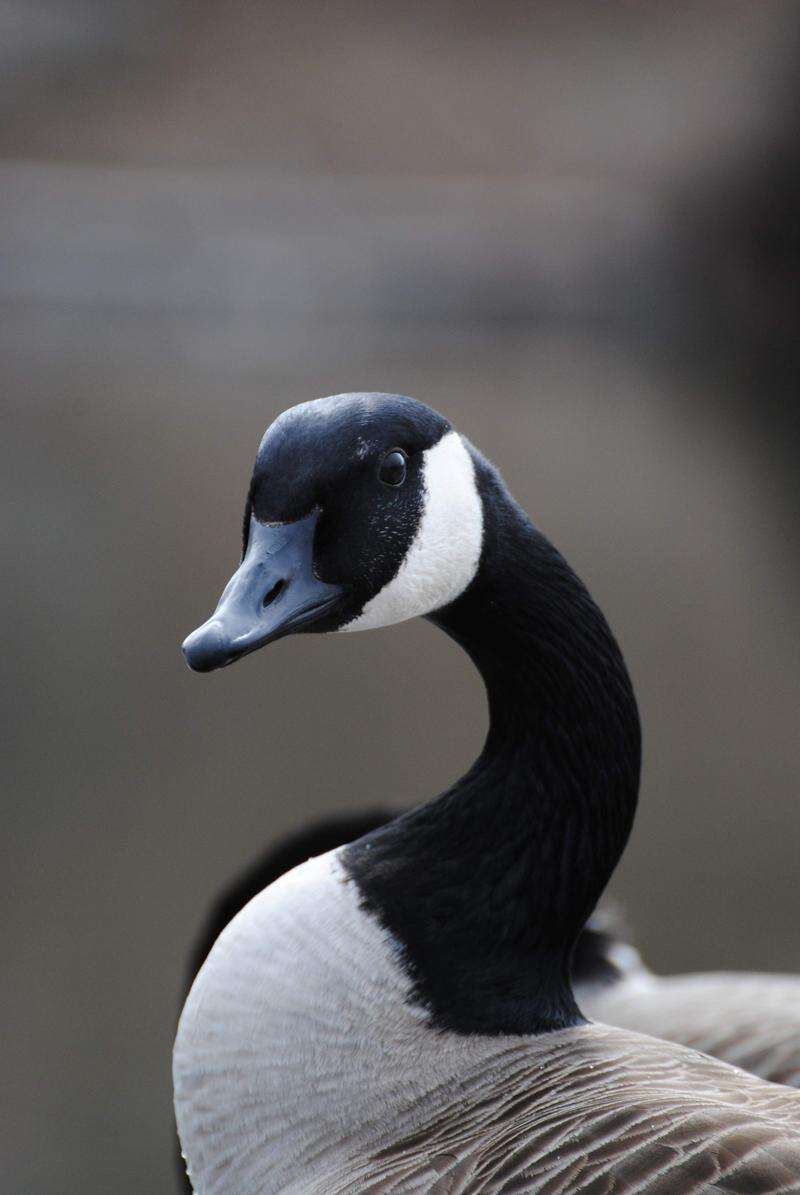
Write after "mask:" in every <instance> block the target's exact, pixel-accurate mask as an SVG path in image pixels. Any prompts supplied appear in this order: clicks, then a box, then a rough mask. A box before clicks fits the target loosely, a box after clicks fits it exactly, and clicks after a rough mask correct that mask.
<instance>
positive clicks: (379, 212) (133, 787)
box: [0, 0, 800, 1195]
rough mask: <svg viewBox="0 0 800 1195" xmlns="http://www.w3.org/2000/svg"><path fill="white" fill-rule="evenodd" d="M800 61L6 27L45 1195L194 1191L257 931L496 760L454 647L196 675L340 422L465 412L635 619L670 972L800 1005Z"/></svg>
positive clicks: (154, 22) (250, 18) (1, 166)
mask: <svg viewBox="0 0 800 1195" xmlns="http://www.w3.org/2000/svg"><path fill="white" fill-rule="evenodd" d="M798 51H800V12H799V11H798V7H797V5H796V4H794V3H792V2H791V0H789V2H787V3H773V2H771V0H762V2H760V3H758V4H754V3H736V2H726V3H717V2H715V0H704V2H696V3H684V2H676V3H670V4H656V3H633V2H631V3H624V2H622V0H615V2H610V3H604V4H590V3H583V4H580V3H569V2H567V3H565V2H563V0H560V2H559V3H527V4H524V5H522V4H520V5H515V4H510V3H496V2H495V3H493V4H487V5H485V6H477V5H471V4H464V3H459V4H455V3H453V4H447V3H440V2H436V3H428V4H426V5H410V4H409V5H398V4H392V5H389V4H382V3H372V4H369V5H367V4H363V5H362V4H356V3H351V4H341V5H339V4H337V5H331V4H322V3H319V4H317V3H306V4H297V3H289V2H286V3H275V2H269V3H263V4H259V5H255V4H250V3H245V2H243V0H228V2H227V3H225V4H222V3H211V2H206V3H200V2H197V3H194V4H181V3H177V2H176V3H172V4H168V3H156V2H155V0H105V2H104V3H99V2H98V3H90V2H89V0H73V2H72V3H67V2H65V0H62V2H61V3H59V2H57V0H37V2H35V3H33V2H31V3H25V4H23V3H21V2H20V3H16V2H13V0H3V3H0V65H2V67H3V70H2V80H3V81H2V83H0V98H1V99H2V103H3V113H4V117H5V119H4V121H3V124H2V128H0V156H1V159H2V160H1V161H0V256H1V258H2V261H1V262H0V343H1V344H2V356H3V380H4V384H3V391H4V394H3V416H2V432H3V434H2V447H3V450H4V464H3V468H2V474H1V475H0V485H1V486H2V506H3V510H4V511H5V513H6V515H7V519H6V520H5V521H4V522H5V525H6V526H7V535H8V537H9V543H8V544H7V545H6V548H5V552H4V559H5V561H6V568H5V569H4V581H5V583H4V585H3V602H4V609H3V627H4V632H5V635H4V640H5V641H4V647H3V660H4V665H5V683H4V685H3V690H2V692H3V699H4V706H5V708H4V719H3V725H4V727H5V728H6V730H7V747H6V749H5V750H4V752H3V761H4V771H5V773H6V778H5V783H4V806H3V807H4V812H5V817H4V822H5V832H4V835H3V859H2V864H3V865H2V929H3V964H2V1001H1V1002H0V1007H1V1008H2V1020H3V1026H4V1029H3V1049H2V1065H0V1100H1V1101H2V1102H1V1104H0V1124H1V1125H2V1128H0V1134H2V1136H1V1137H0V1149H1V1150H2V1157H0V1166H1V1167H2V1174H3V1180H2V1183H3V1190H4V1191H8V1192H10V1193H13V1195H34V1193H35V1195H62V1193H63V1192H76V1193H77V1192H80V1193H82V1195H90V1193H94V1192H97V1193H98V1195H99V1193H101V1192H103V1193H105V1192H108V1191H111V1190H113V1191H115V1192H119V1193H120V1195H122V1193H126V1192H131V1193H132V1195H133V1193H134V1192H135V1193H137V1195H139V1193H140V1192H143V1191H148V1192H150V1191H158V1192H161V1191H165V1192H169V1191H171V1190H172V1189H173V1174H172V1148H173V1138H172V1128H171V1089H170V1073H169V1071H170V1048H171V1041H172V1035H173V1029H174V1020H175V1015H176V1012H177V1007H178V1000H179V991H180V984H181V974H182V969H183V966H184V960H185V957H186V953H187V947H188V945H189V943H190V941H191V939H192V936H193V934H194V933H195V932H196V930H197V927H198V925H199V924H200V922H201V921H202V918H203V915H204V912H205V910H206V908H207V905H208V903H209V899H210V898H211V896H212V894H213V893H214V892H215V891H216V890H217V889H218V888H219V886H220V885H222V884H223V883H224V882H225V881H226V880H227V879H228V878H229V877H231V876H232V875H234V874H235V873H236V871H237V869H239V868H240V867H241V866H242V865H243V864H244V863H245V862H246V861H247V860H248V859H249V858H250V857H251V856H252V855H253V854H254V853H255V852H256V851H257V850H258V848H259V847H260V846H261V845H262V844H266V842H267V841H269V840H270V839H271V838H273V837H274V836H278V835H280V834H281V833H283V832H285V831H287V830H289V829H291V828H294V827H297V826H299V825H301V824H302V823H303V822H304V821H305V820H306V819H308V818H309V817H312V816H315V815H322V814H330V813H332V812H333V811H335V810H337V809H343V808H353V807H356V806H367V805H369V806H372V805H374V804H376V802H386V803H390V804H396V805H400V804H404V803H410V802H414V801H417V800H420V799H424V798H426V797H428V796H430V795H432V794H433V793H435V792H436V791H438V790H439V789H440V788H441V787H443V786H444V785H445V784H446V783H447V782H448V781H449V780H451V779H452V778H453V777H454V776H455V775H456V774H457V773H458V772H459V770H460V769H463V768H464V767H465V766H466V765H467V764H468V763H469V762H470V760H471V758H472V757H473V756H474V755H475V754H476V752H477V750H478V749H479V746H480V743H481V737H482V733H483V729H484V721H485V711H484V705H483V696H482V693H481V691H480V688H479V684H478V681H477V679H476V677H475V676H474V675H473V673H472V671H471V668H470V666H469V665H468V663H467V662H466V660H465V659H464V658H463V657H462V656H461V655H460V654H459V652H458V650H457V649H456V648H455V647H454V646H453V645H452V644H450V643H449V642H447V641H446V640H445V639H444V638H443V637H442V636H440V635H438V633H437V632H436V631H435V630H434V629H433V628H432V627H430V626H428V625H427V624H423V623H413V624H407V625H404V626H401V627H397V628H394V629H389V630H386V631H381V632H376V633H373V634H368V635H359V636H342V637H338V638H337V637H336V636H331V637H329V638H323V637H301V638H299V639H297V640H293V641H292V640H290V641H287V642H282V643H279V644H277V645H275V646H274V647H272V648H270V649H269V650H268V651H266V652H264V653H261V654H259V655H256V656H254V657H252V658H250V659H248V660H246V661H244V662H243V663H241V664H240V665H238V666H237V667H236V668H234V669H231V670H229V671H226V672H224V673H221V674H218V675H213V676H210V677H197V676H192V675H190V674H189V673H188V672H187V671H186V669H185V668H184V666H183V664H182V661H181V658H180V655H179V651H178V645H179V643H180V640H181V639H182V638H183V636H184V635H185V634H186V633H187V632H188V631H189V630H190V629H191V628H192V627H193V626H194V625H196V624H197V623H198V622H199V621H200V620H201V619H203V618H205V617H206V615H207V614H208V613H209V611H210V609H211V608H212V606H213V604H214V602H215V601H216V597H217V594H218V591H219V589H220V586H221V584H222V583H223V582H224V580H225V579H226V577H227V575H228V573H229V571H230V570H231V568H232V567H233V566H234V565H235V563H236V559H237V552H238V537H239V520H240V515H241V507H242V503H243V498H244V492H245V487H246V483H247V478H248V473H249V469H250V465H251V462H252V458H253V455H254V453H255V448H256V445H257V442H258V439H259V437H260V435H261V432H262V431H263V429H264V427H265V426H266V424H267V423H268V422H269V421H270V420H271V419H272V418H273V417H274V416H275V415H276V414H277V413H278V412H279V411H280V410H281V409H282V408H283V407H285V406H287V405H289V404H292V403H294V402H297V401H300V400H303V399H306V398H309V397H313V396H316V395H319V394H324V393H331V392H335V391H339V390H347V389H362V388H363V389H386V390H400V391H403V392H406V393H410V394H413V395H416V396H418V397H420V398H422V399H424V400H426V401H428V402H430V403H432V404H433V405H434V406H437V407H439V408H440V409H442V410H443V411H445V412H446V413H447V414H448V415H449V416H450V417H451V418H452V419H453V420H454V422H455V423H456V424H457V426H458V427H459V428H460V429H461V430H463V431H464V432H466V433H467V434H468V435H469V436H470V437H471V438H472V439H474V440H475V441H476V443H477V444H478V445H479V446H480V447H481V448H482V449H483V450H484V451H485V452H486V453H487V454H488V455H489V456H490V457H492V458H493V459H494V460H495V461H496V462H497V463H498V464H499V465H500V466H501V468H502V469H503V471H504V473H505V475H506V478H507V480H508V482H509V483H510V485H511V487H512V489H513V490H514V492H515V493H516V494H517V495H518V497H519V498H520V499H521V500H522V501H523V502H524V504H525V505H526V507H527V508H528V510H529V511H530V512H531V514H532V515H533V517H534V519H535V520H536V521H537V522H538V524H539V525H540V526H541V527H542V528H543V529H545V530H546V531H547V532H548V533H549V534H550V535H551V536H552V538H553V539H554V540H555V541H556V543H557V544H558V545H559V546H560V547H561V548H562V550H564V552H565V553H566V554H567V556H568V557H569V558H570V560H571V561H572V563H573V564H574V565H575V567H576V568H577V569H578V571H579V572H580V573H581V574H582V575H583V577H584V578H585V579H586V580H587V581H588V583H589V584H590V586H591V588H592V589H593V591H594V593H595V595H596V596H597V597H598V599H599V601H600V602H601V604H602V605H603V607H604V608H605V610H606V611H607V613H608V614H609V616H610V618H611V621H612V623H613V625H614V627H615V628H616V630H617V632H618V634H619V637H620V639H621V641H622V644H623V646H624V649H625V651H626V654H627V657H628V660H629V663H630V666H631V670H632V672H633V676H634V679H635V683H636V685H637V689H638V693H639V696H640V700H641V706H642V714H643V719H644V726H645V734H646V759H645V776H644V786H643V793H642V803H641V813H640V816H639V819H638V823H637V827H636V830H635V833H634V838H633V841H632V843H631V846H630V849H629V851H628V853H627V855H626V858H625V860H624V863H623V865H622V867H621V868H620V871H619V873H618V875H617V877H616V879H615V882H614V890H615V892H616V893H618V895H619V896H620V897H621V898H622V899H623V900H624V902H625V903H626V905H627V907H628V911H629V914H630V918H631V921H632V922H633V924H634V925H635V928H636V930H637V933H638V938H639V941H640V943H641V944H642V946H643V947H644V949H645V952H646V955H647V957H648V959H649V960H650V961H651V963H652V964H653V965H654V966H656V967H658V968H660V969H662V970H664V971H671V970H681V969H687V968H698V967H761V968H770V969H784V970H790V971H791V970H794V971H797V970H800V940H798V935H797V930H796V926H797V913H798V891H797V870H798V851H797V845H798V838H799V837H800V802H798V782H797V771H798V761H799V760H800V748H798V735H797V730H798V714H799V713H800V655H799V653H798V643H799V642H800V602H799V601H798V598H800V552H799V551H798V521H797V504H798V489H799V487H798V472H797V450H798V444H800V423H799V421H798V416H797V394H798V383H799V382H800V363H799V362H800V347H798V346H799V345H800V337H798V326H799V325H798V317H799V316H800V302H799V301H798V266H800V231H798V230H799V229H800V171H799V170H798V148H797V146H798V142H797V127H798V119H797V118H798V111H799V110H800V104H799V103H798V100H799V99H800V83H799V82H798V80H800V53H799V52H798Z"/></svg>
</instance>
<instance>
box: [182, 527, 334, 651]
mask: <svg viewBox="0 0 800 1195" xmlns="http://www.w3.org/2000/svg"><path fill="white" fill-rule="evenodd" d="M318 518H319V511H318V510H315V511H312V513H311V514H310V515H307V516H306V517H305V518H304V519H298V520H297V521H296V522H294V523H259V522H258V521H257V520H256V519H255V518H253V517H251V519H250V534H249V538H248V542H247V551H246V553H245V556H244V559H243V560H242V563H241V564H240V565H239V567H238V569H237V570H236V572H235V573H234V574H233V576H232V577H231V579H230V581H229V582H228V584H227V585H226V586H225V589H224V590H223V593H222V597H221V598H220V599H219V605H218V606H217V608H216V610H215V611H214V613H213V614H212V615H211V617H210V618H209V619H208V621H207V622H204V623H203V625H202V626H200V627H198V628H197V630H196V631H192V633H191V635H189V637H188V638H187V639H185V640H184V643H183V654H184V656H185V657H186V663H187V664H188V665H189V667H190V668H191V669H192V670H193V671H194V672H211V671H212V670H213V669H215V668H222V667H224V666H225V665H226V664H232V663H233V661H234V660H238V659H239V658H240V657H241V656H245V655H247V654H248V653H249V652H251V651H255V650H256V649H257V648H259V647H263V646H264V644H265V643H271V642H272V641H273V640H274V639H280V638H281V637H282V636H283V635H289V634H291V633H292V632H293V631H298V630H301V629H303V628H305V627H308V626H310V625H311V624H312V623H314V622H317V621H318V620H319V619H320V618H322V617H323V615H324V614H327V613H328V612H329V611H330V610H332V609H333V607H334V606H335V605H336V604H337V602H338V601H339V599H340V598H341V596H342V594H343V592H344V591H343V589H342V587H341V586H340V585H328V584H327V583H326V582H325V581H320V580H319V578H318V577H316V576H315V575H314V568H313V552H314V529H315V527H316V524H317V519H318Z"/></svg>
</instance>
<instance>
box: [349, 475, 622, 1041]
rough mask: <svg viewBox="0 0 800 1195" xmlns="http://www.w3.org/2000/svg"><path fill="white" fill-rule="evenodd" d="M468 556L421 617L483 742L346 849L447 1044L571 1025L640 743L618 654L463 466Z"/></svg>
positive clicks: (540, 552)
mask: <svg viewBox="0 0 800 1195" xmlns="http://www.w3.org/2000/svg"><path fill="white" fill-rule="evenodd" d="M476 466H477V470H478V479H479V485H480V489H481V492H482V497H483V501H484V512H485V536H484V550H483V555H482V558H481V564H480V568H479V571H478V574H477V576H476V578H475V580H474V581H473V583H472V585H471V586H470V587H469V589H468V590H467V591H466V593H465V594H464V595H463V596H462V597H461V598H459V599H458V600H457V601H456V602H454V603H453V604H452V605H451V606H449V607H448V608H446V609H445V610H444V611H442V612H441V613H439V614H437V615H435V616H434V618H433V621H434V622H436V623H437V624H438V625H439V626H441V627H442V629H443V630H445V631H447V633H448V634H449V635H451V636H452V637H453V638H454V639H455V640H456V641H457V642H458V643H460V644H461V645H462V647H464V649H465V650H466V651H467V652H468V653H469V655H470V656H471V657H472V659H473V660H474V662H475V664H476V666H477V667H478V669H479V671H480V673H481V675H482V677H483V679H484V682H485V684H486V688H487V692H488V697H489V717H490V725H489V733H488V736H487V739H486V744H485V746H484V749H483V751H482V753H481V755H480V757H479V758H478V759H477V760H476V762H475V764H474V765H473V766H472V768H471V769H470V771H469V772H468V773H467V775H466V776H464V777H463V778H462V779H461V780H460V781H458V783H457V784H455V785H454V786H453V787H452V788H451V789H449V790H448V791H447V792H446V793H444V794H443V795H442V796H441V797H439V798H437V799H436V800H435V801H433V802H431V803H430V804H428V805H425V806H423V807H421V808H420V809H416V810H413V811H412V812H410V813H408V814H405V815H404V816H403V817H401V818H399V819H397V820H396V821H395V822H393V823H391V824H390V825H389V826H387V827H385V828H384V829H382V830H378V831H376V832H375V833H374V834H372V835H370V836H368V837H367V838H366V839H361V840H360V841H359V842H357V843H354V844H353V845H352V846H351V847H349V848H348V850H347V852H346V855H345V859H346V863H347V866H348V868H349V869H350V871H351V874H352V875H353V876H354V878H355V879H356V881H357V883H358V885H359V888H360V890H361V892H362V895H363V897H364V900H365V903H366V905H367V907H369V908H370V909H371V910H372V911H373V912H374V913H375V914H376V915H377V916H378V917H379V918H380V920H381V921H382V922H383V923H384V924H385V926H386V927H387V928H388V929H389V930H391V932H392V933H393V934H394V935H395V937H396V938H397V939H398V940H399V941H400V943H401V945H402V947H403V950H404V956H405V961H406V964H407V966H408V969H409V971H410V973H411V975H412V978H413V980H414V984H415V989H416V995H417V996H418V998H420V999H421V1000H422V1001H423V1002H424V1003H425V1004H426V1005H427V1006H428V1007H429V1009H430V1011H431V1013H432V1016H433V1019H434V1021H435V1023H436V1024H438V1025H440V1026H441V1027H446V1028H450V1029H454V1030H456V1031H460V1032H466V1033H470V1032H482V1033H536V1032H541V1031H543V1030H548V1029H555V1028H563V1027H565V1026H567V1025H573V1024H576V1023H579V1022H580V1020H581V1017H580V1013H579V1012H578V1010H577V1007H576V1005H575V1001H574V999H573V996H572V989H571V985H570V979H569V965H570V957H571V954H572V949H573V946H574V944H575V940H576V938H577V936H578V934H579V933H580V930H581V928H582V927H583V925H584V923H585V921H586V919H587V918H588V916H589V914H590V913H591V912H592V910H593V908H594V906H595V904H596V902H597V900H598V898H599V897H600V894H601V893H602V891H603V889H604V887H605V885H606V884H607V882H608V880H609V878H610V876H611V873H612V871H613V870H614V867H615V866H616V863H617V861H618V859H619V857H620V854H621V853H622V850H623V848H624V846H625V843H626V841H627V838H628V834H629V832H630V828H631V824H632V821H633V815H634V811H635V807H636V798H637V792H638V784H639V765H640V731H639V720H638V714H637V710H636V702H635V699H634V696H633V691H632V688H631V684H630V680H629V677H628V673H627V671H626V668H625V665H624V662H623V660H622V656H621V654H620V651H619V648H618V646H617V644H616V642H615V640H614V638H613V636H612V634H611V631H610V630H609V628H608V625H607V623H606V621H605V619H604V618H603V615H602V614H601V613H600V611H599V610H598V608H597V606H596V605H595V604H594V602H593V601H592V599H591V598H590V596H589V594H588V593H587V591H586V589H585V588H584V586H583V585H582V584H581V582H580V581H579V580H578V578H577V577H576V576H575V574H574V573H573V572H572V570H571V569H570V568H569V566H568V565H567V564H566V562H565V561H564V560H563V558H562V557H561V556H560V555H559V554H558V552H556V550H555V549H554V548H553V547H552V545H551V544H549V543H548V541H547V540H546V539H545V538H544V537H543V536H542V535H540V534H539V533H538V532H537V531H536V530H535V529H534V528H533V526H532V525H531V523H530V521H529V520H528V518H527V516H526V515H525V514H524V512H523V511H522V510H520V508H519V507H518V506H517V505H516V503H514V501H513V500H512V499H511V498H510V496H509V495H508V493H507V491H506V489H505V487H504V486H503V483H502V482H501V481H500V479H499V477H498V475H497V474H496V473H495V471H494V470H493V469H492V468H491V466H489V465H488V464H487V463H486V462H485V461H483V460H481V458H477V460H476Z"/></svg>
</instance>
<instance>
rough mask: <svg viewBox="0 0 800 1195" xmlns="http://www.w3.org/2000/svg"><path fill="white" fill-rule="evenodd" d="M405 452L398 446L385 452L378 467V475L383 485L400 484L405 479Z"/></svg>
mask: <svg viewBox="0 0 800 1195" xmlns="http://www.w3.org/2000/svg"><path fill="white" fill-rule="evenodd" d="M407 459H408V458H407V457H406V454H405V453H404V452H403V451H402V449H400V448H393V449H392V451H391V452H387V453H386V456H385V457H384V458H383V460H382V461H381V465H380V468H379V469H378V477H379V479H380V480H381V481H382V482H383V484H384V485H393V486H398V485H402V484H403V482H404V481H405V479H406V460H407Z"/></svg>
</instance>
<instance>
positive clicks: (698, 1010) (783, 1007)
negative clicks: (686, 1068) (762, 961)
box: [572, 909, 800, 1087]
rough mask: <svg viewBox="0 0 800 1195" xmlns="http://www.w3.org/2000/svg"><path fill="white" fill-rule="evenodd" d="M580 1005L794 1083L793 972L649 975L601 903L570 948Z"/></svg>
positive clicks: (797, 1080) (598, 1016)
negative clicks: (574, 946)
mask: <svg viewBox="0 0 800 1195" xmlns="http://www.w3.org/2000/svg"><path fill="white" fill-rule="evenodd" d="M572 983H573V987H574V990H575V996H576V999H577V1001H578V1006H579V1007H580V1010H581V1012H583V1013H585V1014H586V1015H587V1016H589V1017H591V1018H592V1019H593V1020H597V1021H605V1022H606V1023H607V1024H609V1025H617V1026H619V1027H620V1028H621V1029H633V1030H636V1031H637V1032H639V1033H650V1034H652V1035H653V1037H665V1038H667V1039H668V1040H669V1041H674V1042H680V1043H681V1044H682V1045H684V1046H691V1047H692V1048H693V1049H695V1050H702V1051H703V1053H704V1054H713V1055H714V1057H715V1058H722V1059H723V1060H724V1061H725V1062H732V1063H734V1064H735V1065H736V1066H740V1067H741V1068H742V1070H746V1071H750V1073H751V1074H753V1075H758V1076H760V1078H762V1079H769V1080H771V1082H773V1083H785V1084H787V1085H788V1086H790V1087H800V978H798V977H797V976H795V975H769V974H759V973H757V972H746V971H745V972H740V971H716V972H715V971H712V972H698V973H696V974H688V975H656V974H654V972H652V971H651V970H650V969H649V968H648V967H647V965H646V964H645V963H644V962H643V960H642V957H641V955H640V954H639V951H638V950H637V949H636V948H635V947H634V946H633V945H631V943H630V942H629V941H628V940H627V936H626V934H625V932H624V929H623V928H622V926H620V925H619V924H618V923H617V921H616V919H615V918H614V917H613V916H609V915H608V913H607V912H606V911H605V910H602V909H601V910H600V913H598V914H595V915H594V916H593V917H592V918H590V920H589V924H588V925H587V926H586V928H585V929H584V931H583V933H582V934H581V936H580V938H579V939H578V945H577V947H576V950H575V954H574V955H573V963H572Z"/></svg>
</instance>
